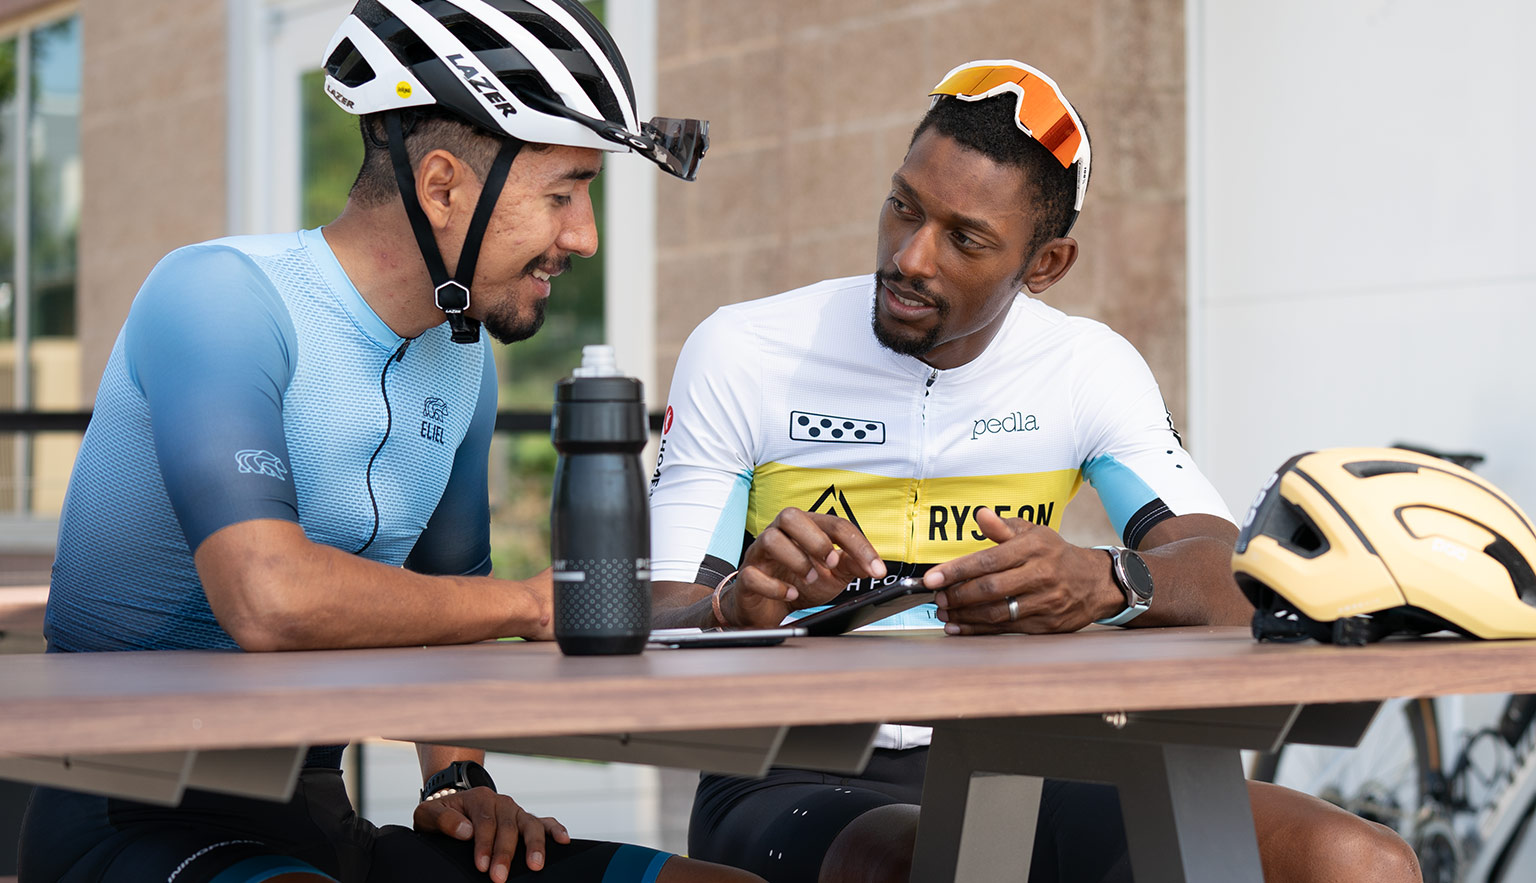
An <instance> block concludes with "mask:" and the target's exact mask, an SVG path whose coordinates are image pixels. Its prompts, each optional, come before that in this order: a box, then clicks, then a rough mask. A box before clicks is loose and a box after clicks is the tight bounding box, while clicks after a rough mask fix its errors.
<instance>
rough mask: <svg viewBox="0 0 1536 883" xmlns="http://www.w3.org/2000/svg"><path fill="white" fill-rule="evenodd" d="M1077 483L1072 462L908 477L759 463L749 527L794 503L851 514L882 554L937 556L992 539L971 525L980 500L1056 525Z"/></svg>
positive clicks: (758, 528)
mask: <svg viewBox="0 0 1536 883" xmlns="http://www.w3.org/2000/svg"><path fill="white" fill-rule="evenodd" d="M1081 485H1082V473H1081V472H1079V471H1078V470H1076V469H1059V470H1055V471H1051V472H1033V473H1024V474H1019V475H968V476H956V477H947V478H945V477H938V478H924V479H910V478H891V477H888V476H884V475H871V474H869V473H866V472H850V471H845V470H841V469H808V468H804V467H799V466H791V465H788V464H786V463H764V464H762V465H761V466H758V467H757V470H756V471H755V472H754V473H753V476H752V493H751V497H750V498H749V500H748V503H747V530H748V531H749V532H750V533H751V534H752V535H753V536H756V535H758V534H759V533H761V532H762V531H763V529H764V528H766V527H767V526H768V525H769V523H770V522H772V521H773V519H774V517H775V516H777V515H778V514H779V512H780V511H782V510H783V509H785V508H786V507H789V506H794V507H796V508H799V509H804V510H806V511H807V512H822V513H826V514H829V515H836V516H838V517H840V518H846V519H848V520H849V521H851V522H853V523H854V524H856V525H857V526H858V528H859V530H861V531H863V533H864V535H865V536H866V537H868V538H869V541H870V542H871V543H873V544H874V546H875V550H876V551H877V552H879V553H880V557H881V558H884V559H885V560H886V561H907V562H911V563H914V564H937V563H940V562H944V561H949V560H951V559H953V558H958V557H959V556H961V555H968V554H970V553H972V552H978V551H980V550H982V549H985V548H987V547H989V546H991V545H992V542H991V540H988V539H987V538H986V537H985V536H983V535H982V533H981V531H980V529H979V528H977V527H976V519H975V512H976V509H977V507H979V506H986V507H988V508H990V509H992V510H993V511H995V512H997V514H999V515H1001V516H1003V517H1004V518H1023V519H1025V520H1026V521H1032V522H1034V523H1036V524H1043V525H1046V526H1048V527H1050V528H1051V529H1053V530H1059V529H1060V527H1061V514H1062V512H1063V511H1064V510H1065V509H1066V507H1067V503H1068V502H1069V501H1071V499H1072V497H1074V496H1075V495H1076V494H1077V489H1078V488H1079V487H1080V486H1081Z"/></svg>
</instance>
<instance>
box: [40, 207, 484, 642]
mask: <svg viewBox="0 0 1536 883" xmlns="http://www.w3.org/2000/svg"><path fill="white" fill-rule="evenodd" d="M495 416H496V370H495V366H494V363H493V362H492V359H491V350H490V344H489V342H487V341H482V342H481V343H480V345H478V346H466V345H463V344H456V343H453V342H451V341H450V340H449V331H448V327H447V325H446V324H445V325H441V326H438V327H435V328H432V329H429V330H428V331H426V332H425V333H423V334H422V335H420V336H419V337H416V338H413V339H411V340H406V339H405V338H402V337H400V336H398V335H396V334H395V333H394V332H393V331H391V330H390V328H389V326H388V325H386V324H385V323H384V321H383V320H382V319H380V318H379V317H378V315H376V314H375V313H374V312H373V310H372V309H371V308H370V307H369V306H368V304H367V302H366V301H364V300H363V298H362V296H361V295H359V294H358V292H357V289H356V288H355V287H354V286H353V285H352V283H351V281H350V280H348V279H347V276H346V274H345V273H344V272H343V271H342V268H341V265H340V264H339V263H337V261H336V257H335V255H334V254H333V253H332V252H331V250H330V248H329V246H327V244H326V242H325V237H324V236H323V235H322V233H321V231H320V230H318V229H316V230H306V231H302V232H299V233H289V234H283V235H272V236H248V237H235V238H228V239H220V240H215V241H213V242H207V243H203V244H201V245H193V246H189V247H187V248H183V249H179V250H177V251H175V252H172V253H171V254H170V255H168V256H166V258H165V259H164V260H162V261H161V262H160V264H159V265H158V266H157V267H156V268H155V269H154V271H153V272H152V273H151V274H150V276H149V278H148V279H147V280H145V282H144V285H143V287H142V288H141V289H140V290H139V293H138V296H137V297H136V298H135V300H134V302H133V307H132V309H131V310H130V311H129V314H128V319H127V322H126V323H125V324H124V326H123V330H122V332H121V333H120V334H119V335H118V338H117V343H116V344H115V345H114V346H113V348H112V355H111V357H110V359H109V360H108V362H107V369H106V372H105V374H104V375H103V377H102V381H101V388H100V390H99V391H98V393H97V397H96V407H95V413H94V415H93V416H92V418H91V424H90V427H89V428H88V429H87V430H86V433H85V439H84V442H83V444H82V446H81V449H80V454H79V457H78V458H77V460H76V462H75V469H74V474H73V476H72V477H71V479H70V484H69V491H68V493H67V495H66V496H65V499H64V510H63V514H62V517H61V519H60V525H59V544H58V557H57V559H56V561H55V563H54V568H53V580H52V588H51V590H50V593H49V599H48V611H47V618H46V622H45V625H44V633H45V634H46V636H47V638H48V649H49V650H50V651H54V652H58V651H65V652H71V651H91V650H164V649H190V648H234V647H235V646H236V645H235V642H234V640H233V639H231V638H230V636H229V634H228V633H226V632H225V631H224V629H222V628H221V627H220V626H219V623H218V621H217V620H216V619H215V618H214V616H213V613H212V611H211V610H210V609H209V606H208V599H207V597H206V596H205V595H204V593H203V587H202V584H201V582H200V581H199V580H198V576H197V571H196V568H195V567H194V566H193V559H192V554H193V552H194V551H195V550H196V549H197V547H198V545H199V544H200V543H202V541H203V540H205V539H207V538H208V536H210V535H211V534H213V533H214V532H215V531H217V530H219V529H220V528H223V527H227V526H228V525H231V524H235V523H237V522H240V521H246V520H250V519H257V518H277V519H283V520H286V521H292V522H297V523H298V524H299V525H300V526H301V527H303V529H304V533H305V534H306V536H308V537H309V539H310V540H312V541H314V542H316V543H323V544H325V545H329V546H334V547H336V548H338V549H343V550H345V551H347V552H355V553H357V554H360V555H362V556H363V557H365V558H369V559H371V560H374V561H378V562H381V563H384V564H389V565H395V566H401V565H403V566H405V567H408V568H410V569H412V570H415V571H419V572H423V573H437V574H485V573H489V572H490V535H489V530H490V526H489V523H490V519H489V500H488V496H487V493H488V490H487V468H486V467H487V458H488V452H489V448H490V438H491V430H492V428H493V426H494V423H495Z"/></svg>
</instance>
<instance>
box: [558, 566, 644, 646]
mask: <svg viewBox="0 0 1536 883" xmlns="http://www.w3.org/2000/svg"><path fill="white" fill-rule="evenodd" d="M562 563H563V565H564V567H563V568H562V569H561V570H558V571H556V572H555V574H554V577H555V632H556V634H570V635H577V634H583V633H588V634H614V633H630V634H633V633H635V632H646V633H649V632H650V628H651V604H650V600H651V594H650V589H649V586H645V587H644V588H642V589H641V590H640V591H636V583H637V582H639V581H640V580H641V579H643V578H644V577H643V576H642V571H643V570H644V565H643V564H642V563H640V562H637V561H636V560H635V559H633V558H570V559H566V560H565V561H564V562H562Z"/></svg>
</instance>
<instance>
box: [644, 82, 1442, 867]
mask: <svg viewBox="0 0 1536 883" xmlns="http://www.w3.org/2000/svg"><path fill="white" fill-rule="evenodd" d="M933 96H934V102H933V104H932V106H931V107H930V109H929V111H928V113H927V114H926V115H925V116H924V117H923V119H922V121H921V122H920V123H919V124H918V126H917V129H916V131H915V132H914V133H913V136H912V141H911V143H910V146H909V149H908V152H907V155H906V157H905V159H904V161H903V163H902V165H901V167H900V168H899V169H897V170H896V171H895V174H894V175H892V178H891V190H890V193H889V195H888V197H887V198H886V200H885V202H884V205H883V206H882V208H881V211H880V215H879V227H878V230H879V235H878V245H877V249H876V261H875V272H874V273H873V274H872V275H864V276H858V277H850V278H846V279H833V280H827V281H824V282H820V283H817V284H815V285H810V286H807V287H805V288H801V289H798V290H796V291H791V292H786V293H784V294H780V295H776V296H774V297H769V298H764V299H762V300H757V301H751V302H747V303H741V304H733V305H731V306H727V307H723V308H721V309H720V310H719V311H717V312H716V313H715V314H714V315H713V316H711V317H709V318H708V319H706V320H705V321H704V322H703V323H702V324H701V325H700V326H699V327H698V329H696V330H695V331H694V333H693V335H691V336H690V337H689V339H688V342H687V343H686V344H685V345H684V347H683V350H682V353H681V354H680V355H679V357H678V364H677V370H676V372H675V374H674V376H673V383H672V391H671V394H670V396H669V399H668V415H667V416H668V420H667V427H668V428H667V431H666V432H665V434H664V435H663V440H662V445H663V447H662V455H661V460H660V463H659V465H658V467H657V471H656V474H655V476H654V478H653V482H652V488H653V490H652V497H651V515H652V520H651V524H652V544H651V545H652V561H651V564H652V574H653V577H654V579H656V580H657V583H656V606H657V611H658V615H659V618H660V619H661V620H662V621H663V624H666V625H674V626H685V625H693V626H701V627H726V628H731V627H748V626H759V627H761V626H771V625H777V624H778V623H779V622H780V621H781V620H783V619H785V618H786V617H790V616H797V615H800V614H801V613H803V612H806V611H809V610H811V609H814V608H816V607H818V606H819V605H824V604H827V603H828V602H831V601H833V600H834V599H839V598H848V597H853V596H856V595H858V594H859V593H861V592H867V591H869V590H871V589H872V588H874V587H875V586H877V585H880V584H882V583H887V582H890V581H894V580H895V579H896V578H898V577H908V576H917V577H921V578H922V579H923V581H924V582H925V584H926V585H927V587H929V588H931V589H934V590H936V591H937V595H936V597H937V599H938V603H937V605H925V606H924V607H920V608H915V609H913V610H910V611H907V612H906V613H904V614H901V617H902V619H901V620H898V621H895V622H892V621H891V620H888V621H887V623H886V625H888V626H890V625H894V626H897V627H924V626H927V627H942V628H943V629H944V631H945V632H946V633H948V634H950V635H976V634H995V633H999V632H1026V633H1053V632H1069V631H1075V630H1077V629H1081V628H1083V627H1085V626H1088V625H1091V624H1092V623H1094V622H1100V623H1104V624H1108V625H1115V626H1132V627H1141V626H1156V625H1197V624H1208V623H1224V624H1240V623H1245V622H1247V621H1248V618H1249V616H1250V615H1251V613H1252V609H1251V608H1250V607H1249V606H1248V605H1247V603H1246V601H1245V600H1244V599H1243V597H1242V595H1241V593H1239V591H1238V589H1237V586H1236V584H1235V583H1234V582H1233V579H1232V574H1231V569H1230V565H1229V562H1230V559H1231V555H1232V546H1233V541H1234V540H1235V539H1236V537H1237V528H1236V526H1235V525H1233V523H1232V520H1231V515H1230V513H1229V512H1228V511H1227V509H1226V506H1225V505H1224V503H1223V502H1222V500H1221V498H1220V497H1219V496H1218V495H1217V494H1216V493H1215V491H1214V489H1212V488H1211V486H1210V484H1209V483H1208V482H1207V481H1206V480H1205V479H1204V478H1203V477H1202V476H1201V475H1200V473H1199V470H1198V468H1197V467H1196V464H1195V462H1194V461H1193V459H1192V458H1191V457H1190V456H1189V455H1188V454H1187V453H1186V452H1185V451H1184V449H1183V446H1182V445H1181V443H1180V440H1179V437H1178V435H1177V434H1176V433H1175V432H1174V431H1173V426H1172V421H1171V419H1170V418H1169V417H1168V413H1167V411H1166V409H1165V408H1164V406H1163V399H1162V395H1161V393H1160V392H1159V390H1158V387H1157V383H1156V381H1155V380H1154V379H1153V377H1152V374H1151V372H1150V371H1149V370H1148V369H1147V366H1146V364H1145V362H1144V361H1143V360H1142V358H1141V357H1140V355H1139V354H1138V353H1137V352H1136V351H1135V349H1134V348H1133V347H1132V346H1131V345H1130V344H1129V343H1127V342H1126V341H1125V340H1124V339H1123V338H1121V337H1120V336H1119V335H1117V334H1115V333H1114V332H1113V331H1111V330H1110V329H1108V328H1107V327H1105V326H1104V325H1102V324H1100V323H1097V322H1092V321H1090V320H1087V319H1083V318H1078V317H1072V316H1068V315H1066V314H1064V313H1062V312H1060V311H1058V310H1056V309H1053V308H1052V307H1050V306H1047V305H1046V304H1044V303H1042V302H1040V301H1038V300H1036V299H1034V298H1033V297H1031V296H1030V295H1037V294H1040V293H1042V292H1044V291H1046V290H1047V289H1049V288H1050V287H1051V286H1052V285H1054V284H1055V283H1056V282H1057V281H1058V280H1060V279H1061V278H1063V277H1064V276H1065V275H1066V274H1067V272H1068V271H1069V270H1070V269H1071V268H1072V266H1073V264H1074V263H1075V261H1076V259H1077V255H1078V244H1077V242H1076V241H1075V240H1073V239H1071V238H1069V236H1068V234H1069V233H1070V231H1071V228H1072V224H1073V222H1074V221H1075V220H1076V218H1077V214H1078V212H1079V211H1080V210H1081V209H1082V207H1083V199H1084V194H1085V192H1086V190H1087V185H1088V165H1089V161H1090V152H1089V142H1088V134H1087V131H1086V130H1085V129H1084V128H1083V125H1082V122H1081V120H1080V119H1079V118H1078V116H1077V113H1076V111H1075V110H1074V109H1073V108H1072V105H1071V104H1070V103H1068V102H1067V100H1066V98H1065V97H1064V96H1063V94H1062V92H1061V90H1060V89H1059V88H1058V87H1057V86H1056V84H1055V82H1053V81H1052V80H1051V79H1050V78H1049V77H1047V76H1046V75H1044V74H1043V73H1041V72H1039V71H1037V70H1035V69H1033V68H1031V67H1029V66H1028V65H1025V64H1022V63H1020V62H1015V61H1003V60H997V61H980V62H973V63H970V64H966V65H961V66H960V67H957V68H955V69H954V70H953V71H951V72H950V73H949V74H947V75H946V76H945V77H944V78H943V80H941V81H940V83H939V84H938V86H936V87H935V88H934V90H933ZM1084 481H1088V482H1091V483H1092V484H1093V486H1094V487H1095V489H1096V490H1097V491H1098V493H1099V498H1100V500H1101V501H1102V502H1103V504H1104V506H1105V509H1106V512H1107V513H1108V514H1109V516H1110V521H1111V523H1112V524H1113V525H1114V527H1115V530H1116V533H1117V534H1118V535H1119V539H1120V542H1121V544H1123V545H1116V546H1113V547H1101V548H1081V547H1078V546H1075V545H1072V544H1070V543H1068V542H1066V541H1065V540H1064V539H1063V538H1062V537H1061V536H1060V535H1059V534H1058V533H1057V532H1056V530H1055V529H1054V528H1057V527H1059V525H1060V523H1061V518H1062V513H1063V511H1064V510H1065V508H1066V506H1067V504H1068V503H1069V502H1070V501H1071V499H1072V497H1073V495H1074V494H1075V493H1076V492H1077V490H1078V489H1079V488H1080V487H1081V485H1082V483H1083V482H1084ZM1154 589H1155V591H1154ZM927 698H928V701H929V702H931V704H932V707H933V709H934V712H935V713H934V716H935V717H939V716H943V715H944V702H945V697H944V696H942V695H933V696H930V697H927ZM928 737H929V731H928V730H927V729H926V728H924V727H916V726H885V727H882V728H881V732H880V734H879V736H878V737H877V741H876V743H875V746H876V748H875V751H874V756H873V758H872V759H871V760H870V763H869V766H868V768H867V769H866V770H865V772H864V773H863V774H862V775H861V776H856V777H847V778H844V777H839V776H832V775H827V774H824V773H819V772H814V771H808V770H797V769H789V768H775V769H773V770H771V771H770V772H769V774H768V775H767V776H766V777H763V778H761V779H741V778H733V777H727V776H714V775H707V776H704V777H703V778H702V780H701V782H700V785H699V789H698V794H697V796H696V798H695V801H694V813H693V819H692V823H691V825H690V829H689V841H690V852H691V854H692V855H695V856H699V857H704V858H710V859H713V860H715V861H721V862H726V863H730V864H734V865H737V866H738V867H742V868H747V869H750V870H752V871H754V872H755V873H757V874H759V875H761V876H763V877H764V878H765V879H767V880H769V881H772V883H791V881H800V880H819V881H821V883H849V881H905V880H907V879H908V875H909V870H910V864H911V859H912V850H913V844H914V842H915V837H916V827H917V819H918V805H917V804H918V803H919V801H920V800H921V795H922V788H923V776H924V773H925V769H926V762H927V752H928V747H927V746H928ZM1249 795H1250V798H1251V805H1252V809H1253V816H1254V823H1255V829H1256V833H1257V835H1258V841H1259V850H1260V856H1261V859H1262V861H1263V867H1264V875H1265V879H1266V880H1269V881H1271V883H1273V881H1305V883H1326V881H1345V880H1367V879H1368V880H1378V881H1413V880H1416V879H1417V878H1418V869H1417V863H1416V861H1415V859H1414V857H1413V853H1412V851H1411V850H1410V849H1409V848H1408V846H1407V844H1405V843H1404V842H1403V841H1402V840H1401V838H1399V837H1397V836H1396V834H1395V833H1393V832H1392V831H1390V830H1389V829H1387V828H1385V827H1383V826H1380V825H1375V824H1372V823H1369V822H1366V821H1364V820H1363V819H1359V818H1356V817H1355V816H1352V815H1350V814H1348V813H1346V812H1344V811H1343V810H1340V809H1338V808H1336V807H1332V806H1330V805H1328V804H1326V803H1323V802H1322V801H1320V800H1316V799H1315V798H1311V797H1308V796H1306V795H1302V794H1298V793H1296V792H1293V791H1288V790H1286V789H1283V788H1277V787H1275V786H1272V785H1259V784H1255V785H1253V786H1251V787H1250V791H1249ZM1020 828H1021V829H1022V830H1025V831H1030V830H1032V831H1033V834H1032V835H1023V834H1021V836H1033V845H1034V853H1033V860H1032V863H1031V865H1030V868H1029V874H1028V880H1029V881H1031V883H1053V881H1093V883H1100V881H1116V883H1123V881H1129V880H1131V879H1132V873H1131V872H1132V869H1131V868H1130V866H1129V857H1128V854H1127V848H1126V840H1125V831H1124V827H1123V824H1122V819H1121V806H1120V802H1119V799H1118V797H1117V794H1116V792H1115V789H1114V788H1112V787H1109V786H1104V785H1094V784H1088V783H1075V782H1061V781H1047V782H1046V784H1045V787H1044V792H1043V796H1042V799H1041V806H1040V812H1039V817H1038V823H1037V824H1031V823H1030V820H1020ZM1023 877H1024V875H1023V874H1022V873H1020V874H1019V875H1017V876H1016V877H1015V878H1014V879H1020V880H1022V879H1023Z"/></svg>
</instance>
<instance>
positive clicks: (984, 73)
mask: <svg viewBox="0 0 1536 883" xmlns="http://www.w3.org/2000/svg"><path fill="white" fill-rule="evenodd" d="M1004 92H1011V93H1013V96H1014V103H1015V105H1016V108H1017V122H1018V125H1019V129H1020V130H1021V131H1022V132H1023V133H1024V134H1026V135H1028V136H1029V137H1031V138H1033V139H1035V140H1036V141H1038V142H1040V143H1041V144H1042V145H1044V146H1045V149H1046V150H1049V151H1050V152H1051V155H1052V156H1054V157H1056V161H1057V162H1059V163H1061V166H1062V168H1065V169H1070V168H1072V166H1073V165H1074V164H1076V165H1077V200H1076V203H1075V204H1074V206H1073V208H1074V210H1076V211H1079V212H1080V211H1082V210H1083V195H1084V194H1086V193H1087V192H1088V166H1089V163H1090V161H1091V156H1092V151H1091V150H1090V149H1089V147H1088V133H1087V132H1085V131H1084V130H1083V123H1082V120H1080V119H1078V116H1077V111H1076V110H1073V109H1072V104H1071V102H1069V101H1067V98H1066V96H1065V95H1063V94H1061V88H1060V87H1059V86H1057V85H1056V81H1055V80H1052V79H1051V78H1050V77H1048V76H1046V75H1045V74H1043V73H1041V72H1040V71H1038V70H1035V69H1034V68H1032V67H1030V66H1029V65H1027V64H1025V63H1023V62H1021V61H1012V60H1007V59H1005V60H1001V61H972V62H967V63H966V64H962V65H960V66H959V67H957V68H955V69H954V70H952V71H950V72H949V73H947V74H945V75H944V79H942V80H940V81H939V84H938V85H937V86H934V87H933V90H932V91H930V92H929V93H928V94H929V95H932V96H933V100H934V101H938V100H939V99H940V98H944V97H946V96H947V97H954V98H961V99H964V100H966V101H980V100H981V99H983V98H991V97H993V96H996V95H1001V94H1003V93H1004Z"/></svg>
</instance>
